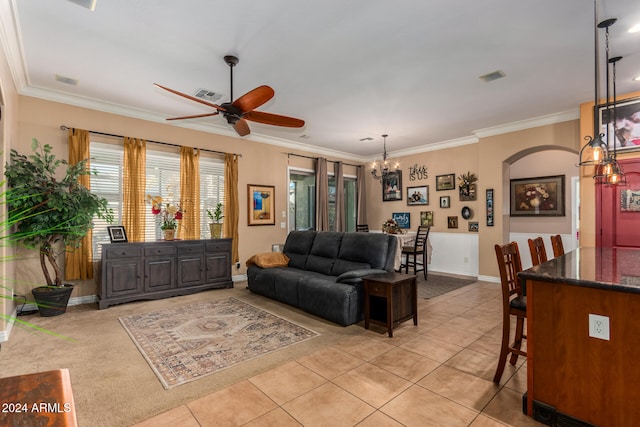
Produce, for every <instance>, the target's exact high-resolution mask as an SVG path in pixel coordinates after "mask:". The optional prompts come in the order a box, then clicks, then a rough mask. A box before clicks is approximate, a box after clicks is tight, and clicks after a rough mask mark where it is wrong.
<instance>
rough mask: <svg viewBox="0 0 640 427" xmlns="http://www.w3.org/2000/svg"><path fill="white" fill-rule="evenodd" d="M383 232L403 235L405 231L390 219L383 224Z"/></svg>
mask: <svg viewBox="0 0 640 427" xmlns="http://www.w3.org/2000/svg"><path fill="white" fill-rule="evenodd" d="M382 231H383V232H384V233H388V234H402V233H404V230H403V229H401V228H400V226H399V225H398V223H397V222H396V221H395V220H393V219H388V220H386V221H385V222H383V223H382Z"/></svg>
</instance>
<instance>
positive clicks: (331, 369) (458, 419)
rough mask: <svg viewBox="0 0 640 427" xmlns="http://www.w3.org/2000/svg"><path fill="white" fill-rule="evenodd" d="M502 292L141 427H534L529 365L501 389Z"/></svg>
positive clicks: (464, 300)
mask: <svg viewBox="0 0 640 427" xmlns="http://www.w3.org/2000/svg"><path fill="white" fill-rule="evenodd" d="M501 310H502V309H501V299H500V285H499V284H496V283H487V282H477V283H475V284H473V285H470V286H466V287H464V288H461V289H458V290H457V291H454V292H450V293H448V294H445V295H442V296H440V297H437V298H433V299H431V300H420V301H419V306H418V326H414V325H413V322H411V321H407V322H404V323H402V324H401V325H400V326H398V327H397V329H395V330H394V336H393V338H389V337H388V336H387V334H386V333H384V331H383V329H382V328H380V329H375V330H374V329H372V330H368V331H366V330H364V329H363V334H362V335H358V336H355V337H350V338H347V339H345V340H344V341H341V342H339V343H337V344H336V345H333V346H331V347H328V348H325V349H322V350H318V351H316V352H314V353H311V354H309V355H306V356H303V357H300V358H298V359H296V360H293V361H290V362H287V363H285V364H283V365H281V366H279V367H277V368H274V369H272V370H270V371H267V372H264V373H262V374H259V375H256V376H254V377H252V378H249V379H248V380H244V381H242V382H239V383H237V384H234V385H232V386H230V387H228V388H226V389H223V390H221V391H218V392H216V393H213V394H211V395H208V396H205V397H203V398H201V399H198V400H195V401H193V402H190V403H188V404H186V405H182V406H180V407H177V408H175V409H172V410H169V411H167V412H165V413H164V414H161V415H158V416H156V417H153V418H151V419H149V420H146V421H144V422H142V423H140V424H137V427H147V426H153V427H158V426H160V427H162V426H171V427H183V426H185V427H186V426H194V427H197V426H277V427H281V426H300V425H302V426H332V427H333V426H360V427H365V426H375V427H381V426H420V427H423V426H474V427H480V426H482V427H484V426H504V425H508V426H518V427H520V426H530V425H531V426H534V425H541V424H539V423H537V422H535V421H533V420H532V419H531V418H528V417H527V416H525V415H524V414H523V413H522V394H523V393H524V391H525V390H526V362H525V361H524V360H522V358H521V360H519V361H518V363H517V365H516V367H513V366H511V365H509V364H507V367H506V368H505V372H504V375H503V377H502V381H501V383H500V385H499V386H498V385H496V384H494V383H493V382H492V379H493V375H494V373H495V368H496V364H497V355H498V353H499V343H500V336H501Z"/></svg>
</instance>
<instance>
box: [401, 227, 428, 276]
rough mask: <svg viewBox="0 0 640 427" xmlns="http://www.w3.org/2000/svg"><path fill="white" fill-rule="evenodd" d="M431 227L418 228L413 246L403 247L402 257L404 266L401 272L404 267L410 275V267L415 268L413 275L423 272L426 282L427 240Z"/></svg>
mask: <svg viewBox="0 0 640 427" xmlns="http://www.w3.org/2000/svg"><path fill="white" fill-rule="evenodd" d="M429 230H431V226H430V225H420V226H418V232H417V233H416V238H415V240H414V241H413V245H411V246H403V247H402V255H404V257H405V259H404V264H402V265H401V266H400V270H402V267H404V272H405V274H409V267H413V274H418V271H422V272H423V274H424V280H427V261H428V260H427V246H428V243H427V239H428V238H429Z"/></svg>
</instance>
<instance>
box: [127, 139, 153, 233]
mask: <svg viewBox="0 0 640 427" xmlns="http://www.w3.org/2000/svg"><path fill="white" fill-rule="evenodd" d="M123 163H124V173H123V179H122V198H123V200H122V225H123V226H124V228H125V231H126V232H127V238H128V240H129V241H130V242H144V218H145V212H144V210H145V209H146V206H145V188H146V185H147V177H146V168H147V141H145V140H144V139H138V138H130V137H128V136H125V137H124V162H123ZM149 209H150V208H149Z"/></svg>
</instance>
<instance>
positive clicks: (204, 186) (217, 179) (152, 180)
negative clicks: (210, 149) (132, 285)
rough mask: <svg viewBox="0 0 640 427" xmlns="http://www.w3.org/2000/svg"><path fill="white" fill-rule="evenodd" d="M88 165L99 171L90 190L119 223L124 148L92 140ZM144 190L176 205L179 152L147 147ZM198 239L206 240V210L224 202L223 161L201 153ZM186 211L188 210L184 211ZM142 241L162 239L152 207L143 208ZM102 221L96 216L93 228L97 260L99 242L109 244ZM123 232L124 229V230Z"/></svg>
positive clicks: (178, 190) (207, 222)
mask: <svg viewBox="0 0 640 427" xmlns="http://www.w3.org/2000/svg"><path fill="white" fill-rule="evenodd" d="M90 152H91V168H92V169H94V170H96V171H97V172H98V174H97V175H92V176H91V191H92V192H94V193H95V194H97V195H99V196H101V197H104V198H106V199H107V200H108V201H109V207H110V208H112V209H113V212H114V222H113V224H112V225H119V224H121V223H122V176H123V166H122V164H123V157H124V148H123V147H122V146H120V145H113V144H104V143H99V142H91V146H90ZM146 159H147V161H146V162H147V167H146V172H145V173H146V181H147V183H146V192H145V196H146V195H147V194H151V195H152V196H156V195H160V196H162V198H163V201H164V202H170V203H175V204H177V203H178V202H179V201H180V154H179V153H170V152H164V151H158V150H153V149H152V148H149V146H147V154H146ZM199 163H200V224H201V225H200V238H202V239H207V238H209V237H210V234H209V225H208V224H209V219H208V217H207V209H211V210H213V209H215V207H216V205H217V204H218V203H222V204H223V205H224V161H222V160H220V159H217V158H213V157H210V156H207V153H201V155H200V162H199ZM185 214H188V213H185ZM144 216H145V241H154V240H158V239H161V238H162V235H161V232H160V230H159V228H158V226H157V224H156V217H155V216H154V215H153V214H152V213H151V206H148V208H147V209H145V211H144ZM108 225H109V224H107V223H106V222H105V221H103V220H101V219H99V218H96V219H95V220H94V231H93V249H94V251H93V253H94V258H95V259H99V258H100V256H101V254H100V244H103V243H109V241H110V240H109V235H108V233H107V226H108ZM125 231H126V230H125Z"/></svg>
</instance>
